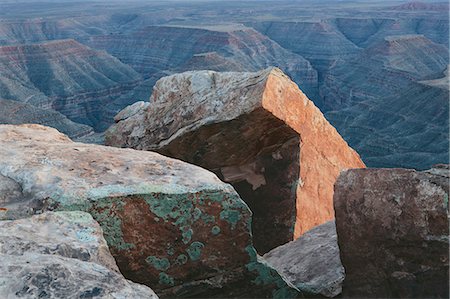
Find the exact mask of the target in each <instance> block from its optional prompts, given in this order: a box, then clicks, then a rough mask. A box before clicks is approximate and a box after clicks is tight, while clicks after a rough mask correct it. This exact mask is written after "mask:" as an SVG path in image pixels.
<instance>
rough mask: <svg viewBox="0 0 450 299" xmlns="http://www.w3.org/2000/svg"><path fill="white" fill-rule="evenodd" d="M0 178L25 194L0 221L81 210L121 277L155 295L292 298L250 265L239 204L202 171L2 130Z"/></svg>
mask: <svg viewBox="0 0 450 299" xmlns="http://www.w3.org/2000/svg"><path fill="white" fill-rule="evenodd" d="M0 174H1V175H2V176H4V177H7V178H9V179H11V180H13V181H15V182H16V183H17V184H19V185H20V187H21V192H22V193H23V195H24V200H22V201H11V200H8V199H7V200H6V204H5V205H2V209H0V218H17V217H21V216H25V215H27V214H32V213H36V212H39V211H42V210H81V211H87V212H89V213H90V214H91V215H92V216H93V217H94V219H95V220H96V221H98V223H99V224H100V225H101V227H102V229H103V232H104V236H105V239H106V241H107V243H108V246H109V248H110V251H111V253H112V255H113V256H114V257H115V259H116V261H117V265H118V267H119V269H120V271H121V272H122V273H123V275H124V276H125V277H126V278H128V279H131V280H133V281H136V282H140V283H144V284H146V285H149V286H150V287H151V288H152V289H154V290H155V291H157V292H158V293H159V294H162V295H163V296H166V297H174V296H183V297H186V296H192V295H194V294H195V295H196V296H201V297H211V296H219V297H220V296H222V297H230V296H232V295H233V294H239V293H240V292H246V294H247V295H248V296H250V297H267V296H272V295H277V296H278V295H279V296H281V295H284V296H287V297H295V296H297V295H298V291H297V290H296V288H295V287H291V286H288V284H287V283H286V282H285V281H284V280H283V278H282V277H281V276H280V275H279V274H278V273H277V272H276V271H275V270H273V269H272V268H270V267H269V266H266V265H265V264H264V263H263V262H261V261H259V260H258V258H257V255H256V252H255V249H254V248H253V245H252V239H251V231H250V219H251V213H250V210H249V209H248V207H247V205H246V204H245V203H244V202H243V201H242V200H241V199H240V198H239V196H238V195H237V193H236V192H235V191H234V189H233V188H232V187H231V186H230V185H228V184H225V183H222V182H221V181H220V180H219V179H218V178H217V177H216V176H215V175H214V174H212V173H210V172H209V171H207V170H204V169H201V168H200V167H197V166H193V165H189V164H187V163H184V162H181V161H178V160H174V159H170V158H166V157H163V156H161V155H159V154H156V153H151V152H143V151H136V150H131V149H118V148H111V147H105V146H98V145H87V144H82V143H74V142H72V141H71V140H70V139H68V138H67V137H66V136H65V135H63V134H61V133H59V132H57V131H56V130H54V129H51V128H46V127H42V126H39V125H22V126H11V125H1V126H0ZM2 210H6V211H2ZM230 248H231V249H230ZM198 285H201V287H196V286H198ZM225 290H227V291H230V293H226V292H225ZM233 292H234V293H233Z"/></svg>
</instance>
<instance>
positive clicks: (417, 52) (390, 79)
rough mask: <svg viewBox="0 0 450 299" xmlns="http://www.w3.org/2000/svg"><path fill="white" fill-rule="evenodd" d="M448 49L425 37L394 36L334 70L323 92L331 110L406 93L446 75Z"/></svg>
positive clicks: (322, 89)
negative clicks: (411, 87) (420, 82)
mask: <svg viewBox="0 0 450 299" xmlns="http://www.w3.org/2000/svg"><path fill="white" fill-rule="evenodd" d="M448 61H449V57H448V50H447V49H446V48H445V47H444V46H442V45H438V44H435V43H433V42H432V41H430V40H429V39H427V38H425V37H424V36H422V35H407V36H392V37H386V38H385V39H384V40H383V41H381V42H379V43H376V44H374V45H373V46H371V47H369V48H367V49H365V50H364V51H363V52H362V53H361V54H360V55H359V57H357V58H355V60H354V62H353V63H352V64H348V63H341V64H338V65H336V67H334V68H333V69H331V70H330V73H329V74H328V75H327V76H326V78H325V82H324V85H323V86H322V87H321V90H320V93H321V95H322V98H323V100H324V104H325V106H326V107H327V110H331V109H341V108H342V107H345V106H349V105H350V104H352V102H358V101H362V100H366V99H373V98H382V97H386V96H392V95H395V94H398V93H399V92H402V91H403V90H404V88H405V86H406V85H408V84H409V83H410V82H414V81H418V80H424V79H426V78H429V77H430V76H436V74H440V73H442V72H443V71H444V70H445V69H446V67H447V65H448Z"/></svg>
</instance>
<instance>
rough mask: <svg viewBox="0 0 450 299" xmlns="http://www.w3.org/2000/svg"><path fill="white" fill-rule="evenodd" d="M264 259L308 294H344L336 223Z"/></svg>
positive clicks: (313, 230)
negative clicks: (342, 292)
mask: <svg viewBox="0 0 450 299" xmlns="http://www.w3.org/2000/svg"><path fill="white" fill-rule="evenodd" d="M264 258H265V259H266V261H267V262H268V263H269V264H270V265H271V266H272V267H274V268H275V269H276V270H277V271H278V272H280V273H281V274H282V275H284V276H285V277H286V278H287V279H288V280H289V281H290V282H291V283H293V284H294V285H295V286H296V287H297V288H299V289H300V290H301V291H303V292H305V293H308V294H313V295H322V296H325V297H336V296H337V295H339V294H340V293H341V291H342V282H343V281H344V268H343V267H342V264H341V259H340V258H339V247H338V244H337V235H336V226H335V223H334V221H329V222H327V223H325V224H322V225H319V226H317V227H315V228H313V229H311V230H310V231H308V232H306V233H305V234H304V235H302V236H301V237H300V238H298V239H297V240H295V241H292V242H289V243H287V244H285V245H282V246H279V247H277V248H275V249H273V250H271V251H270V252H268V253H266V254H265V255H264Z"/></svg>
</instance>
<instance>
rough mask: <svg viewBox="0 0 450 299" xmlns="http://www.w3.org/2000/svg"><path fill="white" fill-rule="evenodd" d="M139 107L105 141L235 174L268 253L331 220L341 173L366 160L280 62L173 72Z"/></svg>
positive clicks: (232, 178)
mask: <svg viewBox="0 0 450 299" xmlns="http://www.w3.org/2000/svg"><path fill="white" fill-rule="evenodd" d="M135 105H136V106H140V107H142V108H141V109H140V111H139V109H137V107H136V106H132V107H129V108H127V110H125V111H124V112H123V113H121V114H119V115H118V116H117V117H116V121H118V123H117V124H115V125H113V126H112V127H111V128H110V129H109V130H108V131H107V133H106V144H108V145H114V146H118V147H131V148H136V149H141V150H153V151H158V152H160V153H162V154H164V155H167V156H171V157H175V158H178V159H181V160H183V161H187V162H190V163H194V164H196V165H199V166H202V167H204V168H207V169H209V170H211V171H213V172H215V173H216V174H217V175H218V176H219V177H220V178H221V179H222V180H224V181H226V182H230V183H231V184H232V185H233V186H234V188H235V189H236V190H237V191H238V193H239V194H240V195H241V197H242V198H243V200H244V201H245V202H246V203H247V204H248V205H249V207H250V209H251V210H252V212H253V213H254V214H253V224H252V227H253V233H254V239H255V245H256V248H257V249H258V250H259V252H267V251H269V250H270V249H272V248H274V247H276V246H278V245H281V244H284V243H286V242H288V241H290V240H292V239H293V238H294V237H298V236H299V235H301V234H302V233H303V232H305V231H307V230H308V229H310V228H312V227H314V226H316V225H318V224H321V223H324V222H326V221H328V220H330V219H332V218H333V216H334V212H333V205H332V197H333V184H334V181H335V179H336V177H337V176H338V174H339V172H340V171H341V170H343V169H346V168H357V167H364V163H363V162H362V161H361V159H360V158H359V156H358V154H357V153H356V152H355V151H353V150H352V149H351V148H350V147H349V146H348V145H347V143H346V142H345V141H344V140H343V139H342V138H341V137H340V135H339V134H338V133H337V131H336V130H335V129H334V128H333V127H332V126H331V125H330V124H329V123H328V122H327V121H326V119H325V118H324V117H323V115H322V113H321V112H320V110H319V109H317V108H316V107H315V106H314V104H313V103H312V102H311V101H310V100H308V98H307V97H306V96H305V95H304V94H303V93H302V92H301V91H300V89H299V88H298V87H297V85H296V84H295V83H294V82H292V81H291V80H290V79H289V77H287V76H286V75H285V74H283V73H282V72H281V71H280V70H279V69H276V68H269V69H266V70H263V71H260V72H256V73H232V72H230V73H216V72H213V71H198V72H186V73H181V74H177V75H173V76H169V77H165V78H163V79H160V80H159V81H158V82H157V84H156V85H155V88H154V91H153V94H152V97H151V99H150V105H148V106H144V105H143V104H142V103H137V104H135ZM127 111H133V112H132V113H129V112H127ZM131 114H132V115H131ZM127 115H130V116H129V117H128V118H125V116H127Z"/></svg>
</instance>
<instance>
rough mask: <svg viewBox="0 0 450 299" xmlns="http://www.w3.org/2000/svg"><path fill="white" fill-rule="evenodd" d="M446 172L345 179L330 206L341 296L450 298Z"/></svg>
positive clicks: (353, 173)
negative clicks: (340, 266)
mask: <svg viewBox="0 0 450 299" xmlns="http://www.w3.org/2000/svg"><path fill="white" fill-rule="evenodd" d="M448 194H449V168H448V166H443V165H442V166H439V167H437V168H433V169H431V170H429V171H424V172H417V171H415V170H410V169H366V170H349V171H346V172H343V173H342V174H341V175H340V176H339V178H338V180H337V182H336V186H335V195H334V206H335V210H336V228H337V234H338V243H339V247H340V254H341V260H342V264H343V265H344V268H345V272H346V277H345V280H344V285H343V296H344V297H358V298H362V297H364V298H367V297H376V298H390V297H401V298H417V297H420V298H432V297H435V298H448V296H449V272H448V268H449V226H448V215H449V214H448Z"/></svg>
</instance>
